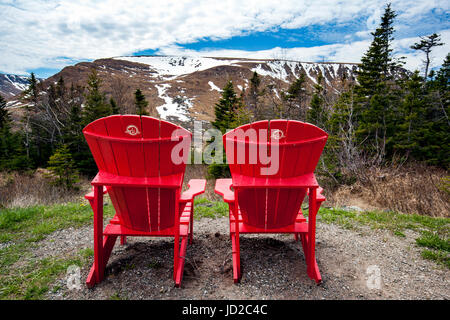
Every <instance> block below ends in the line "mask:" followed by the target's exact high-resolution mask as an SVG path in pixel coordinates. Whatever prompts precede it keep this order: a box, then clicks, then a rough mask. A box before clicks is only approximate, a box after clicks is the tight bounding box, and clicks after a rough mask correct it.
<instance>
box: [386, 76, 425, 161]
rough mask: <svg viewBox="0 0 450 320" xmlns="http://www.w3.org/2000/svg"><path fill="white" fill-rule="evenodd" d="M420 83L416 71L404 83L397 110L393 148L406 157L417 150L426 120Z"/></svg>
mask: <svg viewBox="0 0 450 320" xmlns="http://www.w3.org/2000/svg"><path fill="white" fill-rule="evenodd" d="M422 81H423V78H422V77H420V76H419V72H418V71H416V72H415V73H414V74H413V75H412V77H411V78H410V79H408V80H406V81H405V86H404V92H405V96H404V98H403V99H402V103H401V105H400V108H399V113H400V117H399V119H400V121H399V124H398V125H397V127H396V130H395V135H394V140H395V146H394V147H395V149H396V150H399V151H402V152H401V153H402V154H405V155H406V156H409V154H410V153H411V152H414V151H416V150H417V148H418V142H419V140H420V135H421V134H420V130H421V129H423V125H424V121H425V120H426V119H425V116H426V106H427V101H426V100H425V99H426V96H425V94H426V92H425V90H424V87H423V85H422Z"/></svg>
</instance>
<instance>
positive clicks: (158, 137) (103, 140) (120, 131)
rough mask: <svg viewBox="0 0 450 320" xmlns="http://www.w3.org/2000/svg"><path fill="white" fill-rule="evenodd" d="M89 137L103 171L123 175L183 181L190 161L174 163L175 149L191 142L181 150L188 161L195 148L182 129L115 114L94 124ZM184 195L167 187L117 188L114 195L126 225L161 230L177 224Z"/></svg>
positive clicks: (87, 132) (88, 129)
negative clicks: (177, 209)
mask: <svg viewBox="0 0 450 320" xmlns="http://www.w3.org/2000/svg"><path fill="white" fill-rule="evenodd" d="M83 133H84V136H85V138H86V140H87V142H88V145H89V148H90V149H91V152H92V155H93V157H94V160H95V162H96V164H97V167H98V170H99V172H105V173H110V174H113V175H116V176H119V177H162V176H169V175H180V176H181V177H180V181H183V176H184V171H185V168H186V161H179V162H177V161H175V162H174V161H173V160H172V150H173V149H174V147H175V146H176V145H177V144H179V143H180V141H182V142H183V143H187V144H188V146H187V148H185V149H181V152H180V154H181V157H184V158H186V157H187V156H188V154H183V150H189V146H190V142H191V133H190V132H189V131H187V130H185V129H183V128H181V127H179V126H176V125H174V124H172V123H169V122H166V121H163V120H158V119H155V118H152V117H147V116H137V115H113V116H109V117H105V118H101V119H98V120H96V121H94V122H92V123H90V124H89V125H87V126H86V127H85V128H84V129H83ZM172 135H174V136H175V137H178V139H173V138H172ZM180 162H181V163H180ZM179 188H181V183H180V186H179ZM178 191H179V190H177V189H174V188H164V187H163V186H161V187H144V188H143V187H116V186H115V187H110V188H109V189H108V194H109V196H110V198H111V201H112V203H113V205H114V208H115V209H116V213H117V214H118V216H119V218H120V220H121V222H122V224H123V225H124V226H126V227H129V228H131V229H134V230H139V231H155V230H163V229H165V228H168V227H172V226H173V225H174V221H175V220H174V219H175V205H176V194H177V192H178Z"/></svg>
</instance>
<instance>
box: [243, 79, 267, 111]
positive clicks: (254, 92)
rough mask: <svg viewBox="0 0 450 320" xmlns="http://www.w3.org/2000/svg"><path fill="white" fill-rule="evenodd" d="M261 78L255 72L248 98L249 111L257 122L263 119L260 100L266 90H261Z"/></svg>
mask: <svg viewBox="0 0 450 320" xmlns="http://www.w3.org/2000/svg"><path fill="white" fill-rule="evenodd" d="M260 86H261V77H260V76H259V75H258V73H257V72H256V71H254V72H253V75H252V78H251V79H250V88H249V91H248V94H247V97H246V101H247V105H248V109H249V110H250V112H251V113H252V114H253V116H254V118H255V119H256V120H261V119H262V118H263V114H262V113H263V112H262V107H261V106H260V102H259V99H260V97H261V96H262V95H263V94H264V90H261V89H260Z"/></svg>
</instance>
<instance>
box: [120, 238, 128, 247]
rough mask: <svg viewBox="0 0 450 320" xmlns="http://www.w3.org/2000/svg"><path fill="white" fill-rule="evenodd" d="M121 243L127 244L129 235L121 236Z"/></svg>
mask: <svg viewBox="0 0 450 320" xmlns="http://www.w3.org/2000/svg"><path fill="white" fill-rule="evenodd" d="M120 244H121V245H122V246H123V245H126V244H127V236H120Z"/></svg>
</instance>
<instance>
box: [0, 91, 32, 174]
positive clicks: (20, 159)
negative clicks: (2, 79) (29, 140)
mask: <svg viewBox="0 0 450 320" xmlns="http://www.w3.org/2000/svg"><path fill="white" fill-rule="evenodd" d="M28 166H29V162H28V161H27V157H26V153H25V150H24V149H23V144H22V137H21V135H20V133H12V132H11V118H10V115H9V112H8V110H7V109H6V100H5V99H4V98H3V97H2V96H1V95H0V170H22V169H25V168H27V167H28Z"/></svg>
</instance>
